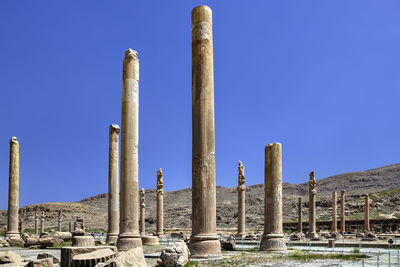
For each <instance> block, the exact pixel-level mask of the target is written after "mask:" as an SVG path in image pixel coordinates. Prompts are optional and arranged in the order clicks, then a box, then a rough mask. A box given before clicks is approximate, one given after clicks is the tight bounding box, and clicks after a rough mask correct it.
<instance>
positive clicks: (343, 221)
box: [340, 190, 346, 233]
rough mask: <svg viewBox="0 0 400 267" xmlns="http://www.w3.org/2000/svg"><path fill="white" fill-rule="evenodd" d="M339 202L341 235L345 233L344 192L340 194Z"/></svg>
mask: <svg viewBox="0 0 400 267" xmlns="http://www.w3.org/2000/svg"><path fill="white" fill-rule="evenodd" d="M340 194H341V201H340V232H341V233H343V232H345V231H346V211H345V201H346V200H345V197H346V191H345V190H343V191H341V192H340Z"/></svg>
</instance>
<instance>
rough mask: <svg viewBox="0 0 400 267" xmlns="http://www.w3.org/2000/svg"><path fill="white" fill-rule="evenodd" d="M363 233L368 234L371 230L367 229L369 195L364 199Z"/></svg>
mask: <svg viewBox="0 0 400 267" xmlns="http://www.w3.org/2000/svg"><path fill="white" fill-rule="evenodd" d="M364 202H365V203H364V231H366V232H369V231H370V230H371V229H370V227H369V195H368V194H366V195H365V199H364Z"/></svg>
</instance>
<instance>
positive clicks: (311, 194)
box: [307, 172, 318, 238]
mask: <svg viewBox="0 0 400 267" xmlns="http://www.w3.org/2000/svg"><path fill="white" fill-rule="evenodd" d="M309 176H310V181H309V182H308V211H309V215H308V234H307V237H308V238H317V237H318V234H317V220H316V219H317V218H316V217H317V212H316V205H315V198H316V195H317V190H316V185H317V182H316V181H315V173H314V172H310V174H309Z"/></svg>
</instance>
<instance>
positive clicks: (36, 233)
mask: <svg viewBox="0 0 400 267" xmlns="http://www.w3.org/2000/svg"><path fill="white" fill-rule="evenodd" d="M38 234H39V214H38V212H37V211H35V235H38Z"/></svg>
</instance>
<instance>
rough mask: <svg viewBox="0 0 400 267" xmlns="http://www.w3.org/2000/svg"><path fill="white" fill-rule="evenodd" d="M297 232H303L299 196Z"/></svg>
mask: <svg viewBox="0 0 400 267" xmlns="http://www.w3.org/2000/svg"><path fill="white" fill-rule="evenodd" d="M298 231H299V233H302V232H303V215H302V213H301V197H299V223H298Z"/></svg>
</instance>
